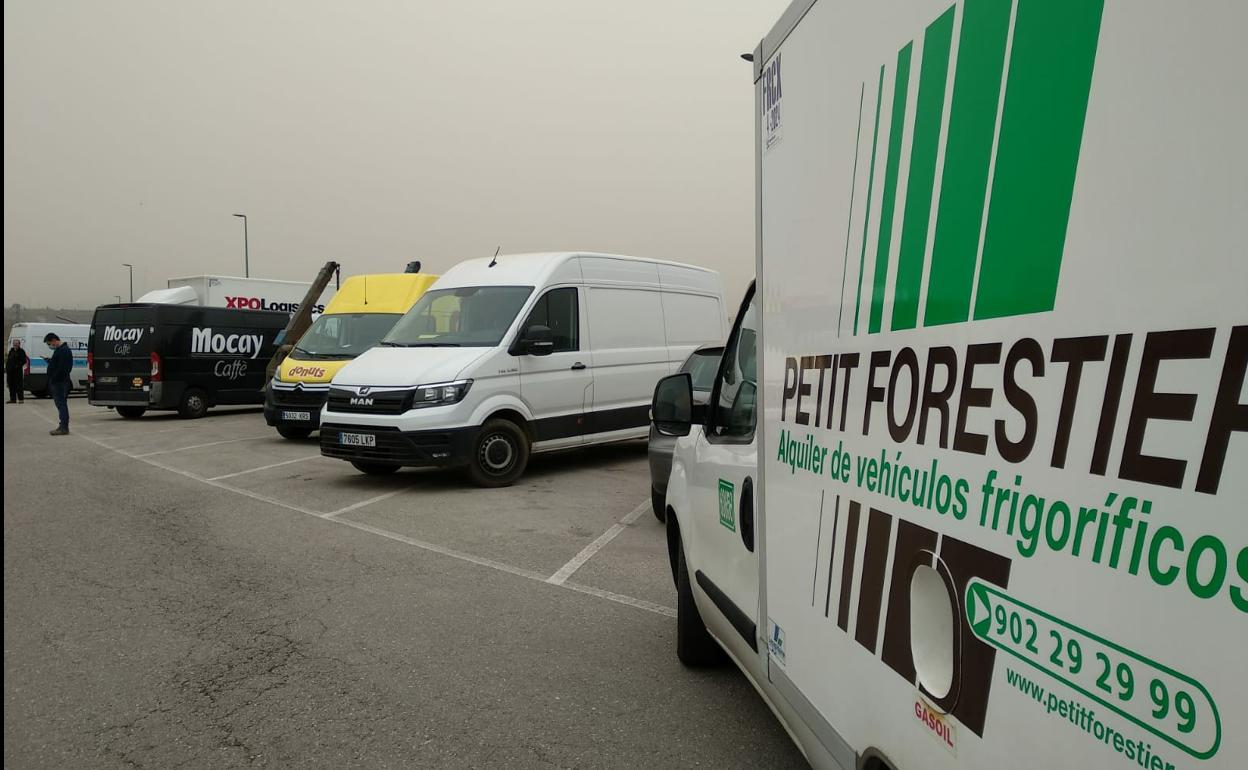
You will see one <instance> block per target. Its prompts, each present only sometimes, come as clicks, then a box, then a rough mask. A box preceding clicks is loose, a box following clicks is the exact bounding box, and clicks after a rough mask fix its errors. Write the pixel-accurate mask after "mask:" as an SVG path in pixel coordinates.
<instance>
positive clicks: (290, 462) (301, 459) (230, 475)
mask: <svg viewBox="0 0 1248 770" xmlns="http://www.w3.org/2000/svg"><path fill="white" fill-rule="evenodd" d="M318 457H320V455H319V454H318V455H308V456H307V457H296V458H295V459H293V460H285V461H283V462H280V463H273V464H272V465H261V466H260V467H259V468H250V469H248V470H245V471H239V472H238V473H227V474H225V475H224V476H213V477H212V478H210V479H208V481H220V480H221V479H232V478H234V477H235V476H246V475H247V474H248V473H259V472H260V471H267V470H268V469H269V468H280V467H282V466H283V465H293V464H294V463H302V462H307V461H308V460H315V459H317V458H318Z"/></svg>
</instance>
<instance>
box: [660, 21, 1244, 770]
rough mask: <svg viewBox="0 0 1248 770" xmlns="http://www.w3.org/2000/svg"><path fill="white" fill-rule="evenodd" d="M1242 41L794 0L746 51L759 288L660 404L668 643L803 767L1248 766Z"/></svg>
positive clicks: (1114, 24) (1197, 25) (1132, 27)
mask: <svg viewBox="0 0 1248 770" xmlns="http://www.w3.org/2000/svg"><path fill="white" fill-rule="evenodd" d="M1244 29H1248V6H1246V5H1245V4H1243V3H1238V2H1229V0H1226V1H1217V0H1210V1H1209V2H1200V3H1173V2H1160V1H1158V0H1105V1H1104V2H1102V1H1101V0H1014V2H1009V1H1008V0H960V1H959V2H956V3H950V2H949V1H948V0H922V1H920V0H911V1H909V2H898V1H894V0H819V1H818V2H811V1H810V0H799V2H795V3H794V4H793V5H792V7H790V9H789V10H788V11H787V12H786V13H785V15H784V16H783V18H782V19H781V20H780V22H779V24H778V25H777V26H776V27H775V29H773V30H772V31H771V33H770V34H768V35H767V37H766V38H765V39H764V40H763V41H762V44H761V45H760V47H759V49H758V50H757V51H756V52H755V54H754V75H755V82H756V100H755V103H756V107H757V109H756V113H755V115H756V120H757V121H758V122H757V123H756V127H757V142H756V153H757V166H756V170H757V196H758V197H757V201H758V211H757V223H758V231H757V239H758V242H757V266H756V268H757V284H756V286H754V287H751V290H750V293H749V295H748V296H747V297H746V299H745V302H744V303H743V305H742V307H741V311H740V312H739V313H738V316H737V320H736V326H735V328H734V330H733V332H732V336H731V337H730V338H729V341H728V344H727V348H726V352H725V355H724V361H723V365H722V370H721V372H720V375H719V378H718V381H717V383H716V385H715V390H714V392H713V394H712V399H711V404H710V406H709V407H708V408H707V409H706V411H705V413H700V410H699V412H695V410H694V408H693V407H692V401H691V399H690V394H689V392H688V382H687V379H686V377H685V376H684V375H675V376H674V377H672V378H668V379H666V380H664V381H663V382H661V383H660V385H659V387H658V389H657V390H656V394H655V403H654V407H653V408H654V416H655V421H656V426H657V427H658V428H659V429H660V430H662V431H664V432H668V433H671V434H675V435H680V436H681V437H680V438H679V439H678V441H677V446H676V450H675V455H674V459H673V469H672V476H671V479H670V483H669V485H668V492H667V501H668V505H669V509H668V511H667V522H668V528H669V529H668V535H669V544H670V547H671V551H670V552H671V556H672V563H673V570H674V574H675V577H676V580H677V588H678V593H679V601H678V619H677V648H678V649H677V651H678V654H679V655H680V657H681V658H682V660H684V661H685V662H686V663H691V664H697V663H706V662H709V661H712V660H714V659H715V658H716V657H717V656H718V655H722V652H721V651H726V652H727V653H728V655H729V656H730V657H731V658H732V660H733V661H735V663H736V664H737V665H738V666H739V667H740V668H741V669H742V670H743V671H744V672H745V673H746V674H747V675H748V677H749V678H750V679H751V681H752V682H753V683H754V685H755V686H756V688H757V689H758V690H759V692H760V693H761V694H762V695H763V697H764V698H765V699H766V700H767V702H768V704H769V705H770V706H771V707H772V709H773V710H774V712H775V713H776V714H777V715H778V716H779V718H780V719H781V721H782V722H783V723H784V725H785V727H786V728H787V729H788V730H789V731H790V733H791V735H792V736H793V737H794V739H795V741H796V742H797V743H798V745H799V746H800V747H801V748H802V750H803V751H804V752H805V754H806V756H807V757H808V758H809V759H810V761H811V763H812V764H813V765H815V766H816V767H821V768H837V767H839V768H863V769H865V770H880V769H881V768H891V769H892V770H915V769H919V768H933V769H936V770H941V769H944V768H949V769H953V768H975V769H986V768H1037V769H1043V770H1049V769H1050V768H1123V770H1127V768H1149V770H1173V769H1176V768H1183V769H1184V770H1192V769H1194V768H1210V769H1211V768H1224V769H1230V768H1244V767H1248V730H1246V729H1244V727H1245V719H1246V718H1248V547H1246V546H1248V435H1245V431H1248V395H1246V393H1245V367H1246V366H1248V302H1246V301H1245V292H1246V290H1248V260H1246V259H1245V255H1244V251H1245V244H1246V243H1248V144H1245V142H1244V141H1243V138H1242V135H1243V130H1244V129H1243V126H1244V124H1245V120H1246V119H1248V77H1246V76H1245V67H1244V59H1243V53H1242V51H1243V49H1242V36H1243V30H1244ZM756 405H757V409H756V408H755V407H756Z"/></svg>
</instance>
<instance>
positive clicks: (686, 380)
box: [650, 372, 693, 436]
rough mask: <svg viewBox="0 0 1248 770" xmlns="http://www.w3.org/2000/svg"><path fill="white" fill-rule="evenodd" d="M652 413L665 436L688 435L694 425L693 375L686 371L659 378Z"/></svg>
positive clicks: (660, 431)
mask: <svg viewBox="0 0 1248 770" xmlns="http://www.w3.org/2000/svg"><path fill="white" fill-rule="evenodd" d="M650 414H651V416H652V418H653V420H654V427H655V428H656V429H657V430H658V431H659V433H662V434H663V435H664V436H688V435H689V431H690V430H691V429H692V427H693V377H691V376H690V375H689V373H688V372H684V373H682V374H673V375H670V376H667V377H664V378H663V379H661V380H659V384H658V385H656V386H655V388H654V400H653V401H651V403H650Z"/></svg>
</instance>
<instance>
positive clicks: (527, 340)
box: [512, 324, 555, 356]
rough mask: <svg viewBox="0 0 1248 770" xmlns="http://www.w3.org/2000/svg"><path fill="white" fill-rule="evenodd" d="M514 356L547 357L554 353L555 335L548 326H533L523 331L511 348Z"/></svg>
mask: <svg viewBox="0 0 1248 770" xmlns="http://www.w3.org/2000/svg"><path fill="white" fill-rule="evenodd" d="M512 350H513V352H514V353H515V354H516V355H530V356H548V355H550V354H551V353H553V352H555V335H554V332H552V331H551V330H550V327H549V326H542V325H541V324H533V325H532V326H530V327H529V328H527V329H525V330H524V333H523V334H521V335H520V339H519V340H518V341H517V343H516V345H515V346H514V347H513V349H512Z"/></svg>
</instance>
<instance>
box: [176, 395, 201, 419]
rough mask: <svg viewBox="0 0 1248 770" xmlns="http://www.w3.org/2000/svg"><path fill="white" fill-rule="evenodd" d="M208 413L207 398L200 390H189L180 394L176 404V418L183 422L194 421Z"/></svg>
mask: <svg viewBox="0 0 1248 770" xmlns="http://www.w3.org/2000/svg"><path fill="white" fill-rule="evenodd" d="M207 413H208V396H207V395H206V394H205V393H204V391H202V390H197V389H195V388H191V389H190V390H187V391H186V392H185V393H183V394H182V401H181V402H179V404H178V416H179V417H181V418H182V419H184V420H195V419H198V418H200V417H203V416H204V415H205V414H207Z"/></svg>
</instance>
